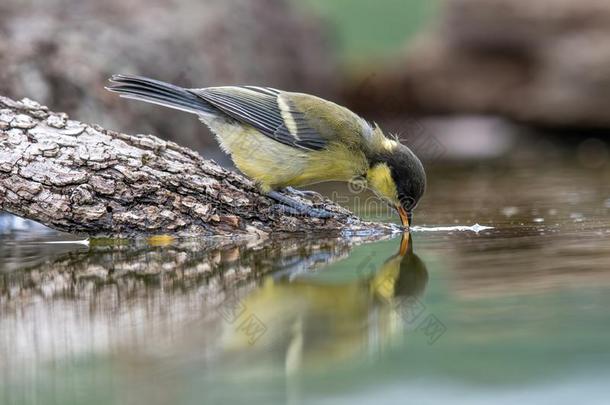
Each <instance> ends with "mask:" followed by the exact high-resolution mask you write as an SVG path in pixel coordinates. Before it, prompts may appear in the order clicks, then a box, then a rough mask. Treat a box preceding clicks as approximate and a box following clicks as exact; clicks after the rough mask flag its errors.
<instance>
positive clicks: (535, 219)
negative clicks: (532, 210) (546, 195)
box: [534, 218, 544, 223]
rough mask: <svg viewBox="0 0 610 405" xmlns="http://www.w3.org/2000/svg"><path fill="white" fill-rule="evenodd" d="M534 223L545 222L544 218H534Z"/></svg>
mask: <svg viewBox="0 0 610 405" xmlns="http://www.w3.org/2000/svg"><path fill="white" fill-rule="evenodd" d="M534 222H536V223H541V222H544V218H534Z"/></svg>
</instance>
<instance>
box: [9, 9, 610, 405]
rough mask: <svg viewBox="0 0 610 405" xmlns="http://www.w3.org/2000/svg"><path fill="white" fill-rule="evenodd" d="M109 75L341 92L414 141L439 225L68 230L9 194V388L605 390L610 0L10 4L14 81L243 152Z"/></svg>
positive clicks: (251, 396) (203, 398)
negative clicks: (377, 236) (124, 235)
mask: <svg viewBox="0 0 610 405" xmlns="http://www.w3.org/2000/svg"><path fill="white" fill-rule="evenodd" d="M115 73H131V74H140V75H145V76H150V77H153V78H158V79H160V80H164V81H168V82H173V83H176V84H179V85H182V86H186V87H205V86H215V85H229V84H253V85H263V86H272V87H277V88H281V89H285V90H291V91H300V92H308V93H313V94H316V95H320V96H323V97H325V98H328V99H331V100H333V101H336V102H338V103H341V104H344V105H346V106H348V107H350V108H351V109H353V110H354V111H356V112H358V113H359V114H361V115H362V116H364V117H365V118H367V119H369V120H374V121H376V122H378V123H379V124H380V125H381V126H382V128H384V130H386V132H389V133H393V134H397V135H398V136H399V137H400V139H401V140H402V141H403V142H404V143H406V144H408V145H409V146H410V147H411V148H412V149H414V150H415V152H416V153H417V154H418V155H420V156H421V157H422V160H423V161H424V165H425V167H426V170H427V174H428V189H427V192H426V195H425V197H424V199H423V200H422V201H421V203H420V204H419V206H418V209H417V211H416V212H415V224H416V225H418V226H423V227H421V228H416V229H414V230H413V232H412V235H411V237H412V239H411V241H410V242H411V245H410V246H411V250H410V251H408V253H407V254H406V255H405V254H404V252H403V254H402V255H401V254H397V252H398V247H399V241H398V240H397V239H396V238H395V239H389V240H382V241H379V242H377V243H369V244H362V245H361V242H363V241H361V240H358V239H357V238H356V239H353V238H352V239H350V238H325V239H316V238H315V237H313V238H297V239H294V240H290V239H281V240H272V241H263V242H260V243H259V244H256V243H254V244H250V243H245V242H244V243H242V244H237V245H235V244H227V245H221V246H217V245H215V244H211V242H210V241H201V240H195V241H175V240H171V239H160V240H159V239H152V240H141V241H107V240H97V241H96V240H92V241H90V244H88V243H89V242H87V241H86V240H85V241H84V242H83V241H82V240H80V241H78V240H77V242H78V243H71V242H70V241H72V242H73V241H74V240H75V239H82V238H79V237H78V236H74V235H62V234H58V233H56V232H54V231H51V230H49V229H46V228H43V227H41V226H39V225H36V224H34V223H32V222H31V221H24V220H21V219H17V218H15V217H12V216H8V215H4V216H1V215H0V403H3V404H4V403H8V404H17V403H19V404H21V403H45V404H46V403H58V404H62V405H64V404H70V403H74V404H77V403H85V402H86V403H121V404H125V403H127V404H130V403H134V404H135V403H142V402H146V403H170V402H173V403H248V404H251V403H257V402H261V403H269V404H271V403H295V404H296V403H315V404H331V403H334V404H342V403H350V404H354V403H371V402H373V401H375V402H377V403H380V404H381V403H384V404H385V403H390V404H404V403H407V400H408V399H410V400H412V401H413V403H418V404H425V403H440V402H452V403H464V404H469V405H471V404H489V403H505V404H513V403H516V402H519V403H536V404H539V403H553V404H562V403H566V404H571V403H575V402H578V403H593V404H605V403H608V395H607V383H606V381H607V379H608V376H610V357H609V356H610V343H609V342H610V329H609V328H610V321H609V319H608V317H609V312H608V310H607V308H608V307H609V306H610V298H609V297H610V277H609V274H610V273H609V270H608V269H610V250H609V246H610V243H609V242H610V165H609V164H608V162H609V160H608V159H609V151H608V143H607V142H608V139H609V137H608V134H609V133H610V132H609V131H610V108H608V106H610V2H608V1H607V0H582V1H578V2H577V1H573V0H536V1H532V0H529V1H526V0H378V1H374V2H373V1H370V0H300V1H297V0H230V1H225V0H106V1H103V2H102V1H94V0H2V1H1V2H0V94H2V95H6V96H9V97H12V98H16V99H21V98H22V97H29V98H31V99H34V100H36V101H39V102H41V103H43V104H46V105H48V106H49V108H51V109H52V110H54V111H65V112H67V113H68V114H70V116H71V117H72V118H74V119H77V120H81V121H86V122H91V123H98V124H100V125H102V126H104V127H106V128H109V129H114V130H118V131H122V132H127V133H152V134H155V135H158V136H160V137H162V138H165V139H171V140H174V141H176V142H178V143H180V144H183V145H188V146H190V147H192V148H194V149H196V150H197V151H199V152H200V153H202V154H203V155H204V156H207V157H212V158H214V159H217V160H218V161H219V162H221V163H222V164H223V165H230V161H229V160H228V159H227V158H226V157H225V156H224V155H222V154H221V153H220V151H219V149H218V147H217V145H216V142H215V141H214V139H213V138H212V137H211V136H210V134H209V133H208V131H207V129H206V128H205V127H204V126H203V125H201V124H200V123H199V122H198V120H197V119H196V117H194V116H191V115H189V114H183V113H180V112H177V111H171V110H168V109H164V108H161V107H156V106H151V105H147V104H144V103H137V102H131V101H129V100H125V99H120V98H118V97H117V96H116V95H114V94H111V93H109V92H107V91H105V90H104V86H105V85H106V82H107V79H108V77H109V76H110V75H112V74H115ZM0 145H1V144H0ZM319 190H321V191H323V192H325V193H326V194H327V195H331V196H332V197H333V198H335V199H336V201H337V202H339V203H341V204H344V205H348V206H350V208H352V209H353V210H354V211H355V212H356V213H357V214H360V215H362V216H365V217H367V218H371V219H374V220H384V221H387V220H394V221H396V220H397V218H396V217H392V216H391V215H394V214H393V213H389V212H388V211H387V210H385V209H383V210H379V211H378V210H376V208H377V207H379V206H378V205H367V204H368V202H369V201H370V199H369V198H370V195H367V194H366V192H365V194H362V195H360V194H358V195H355V194H354V193H353V191H352V190H348V189H347V188H346V187H345V186H341V185H338V184H331V185H326V186H322V187H321V188H319ZM343 197H347V199H344V198H343ZM339 198H341V199H339ZM365 202H366V203H365ZM384 207H385V206H384ZM474 223H479V224H481V225H486V226H490V227H493V229H488V230H486V231H482V232H480V233H479V232H476V233H475V232H461V231H457V230H455V229H454V228H451V227H452V226H455V225H460V226H465V225H473V224H474ZM441 226H442V227H441ZM58 242H60V243H58ZM66 242H68V243H66ZM414 246H415V247H414ZM235 297H237V299H238V300H237V302H238V304H239V305H243V306H245V307H247V308H249V309H251V310H253V311H254V315H256V316H257V317H258V318H260V320H262V323H263V326H264V329H265V332H264V335H263V336H262V337H261V340H260V341H258V342H259V343H252V342H248V339H247V338H248V337H251V336H249V335H248V334H247V333H246V334H244V331H243V330H240V327H239V325H238V323H231V322H230V320H228V319H227V317H226V316H227V312H231V311H230V308H231V302H232V300H234V298H235ZM227 302H228V304H227ZM405 302H411V304H413V303H415V305H416V307H419V308H420V309H422V308H423V309H422V311H424V312H423V314H424V315H422V318H421V319H424V317H425V319H433V320H434V319H436V321H438V322H437V323H435V324H426V325H427V326H426V325H423V326H422V324H421V323H420V321H418V322H413V320H412V319H411V318H410V317H409V313H410V312H409V311H406V312H405V311H404V308H402V309H401V307H404V305H402V304H404V303H405ZM239 305H238V306H239ZM405 314H406V315H405ZM439 325H440V326H439ZM428 327H432V329H431V330H432V332H434V333H429V332H430V329H428ZM441 332H442V333H441ZM236 387H240V390H238V389H236ZM241 388H243V389H241Z"/></svg>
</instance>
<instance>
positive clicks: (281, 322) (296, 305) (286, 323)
mask: <svg viewBox="0 0 610 405" xmlns="http://www.w3.org/2000/svg"><path fill="white" fill-rule="evenodd" d="M359 267H362V266H359ZM373 270H374V271H373V272H371V271H363V269H361V268H356V269H355V271H356V272H357V274H358V277H357V278H356V279H354V280H350V281H347V282H341V283H332V282H325V281H320V280H314V279H312V278H305V277H296V278H293V279H291V278H290V277H287V276H284V277H282V278H280V279H277V278H274V277H272V276H269V277H267V278H266V279H265V280H264V281H263V284H262V286H261V287H260V288H259V289H257V290H255V291H254V292H253V293H251V294H250V295H248V296H247V297H245V298H244V299H243V300H242V301H241V302H240V308H241V310H243V311H244V313H243V314H242V317H241V319H249V320H250V322H249V323H244V324H241V325H237V324H228V323H227V324H225V327H224V330H223V338H222V345H223V346H224V348H225V350H227V351H228V352H233V353H241V354H243V353H248V354H249V355H251V354H253V353H256V354H257V355H258V356H259V357H260V358H258V359H257V362H258V363H257V364H258V365H261V364H260V362H261V361H262V360H263V359H267V360H272V359H274V360H275V361H277V360H280V359H278V356H279V357H280V358H281V361H282V363H283V364H282V366H283V367H285V370H286V372H287V373H288V374H290V373H292V372H295V371H298V370H303V369H310V368H316V367H324V366H325V365H327V364H328V362H336V361H341V360H343V359H348V358H353V357H356V356H362V354H363V353H365V354H366V353H368V354H375V353H378V352H380V351H381V350H383V348H384V347H385V346H387V345H388V344H390V343H391V342H392V340H393V338H396V337H399V336H401V335H402V333H403V332H404V331H405V330H406V328H405V327H406V326H408V325H407V323H408V319H407V317H406V316H405V313H404V310H405V306H408V305H410V304H409V303H410V302H411V303H412V302H413V301H417V300H418V297H420V296H421V294H422V293H423V292H424V290H425V288H426V285H427V282H428V272H427V270H426V265H425V263H424V262H423V261H422V260H421V259H420V258H419V257H418V256H417V255H416V254H415V253H414V252H413V243H412V241H411V240H410V236H409V234H404V235H403V237H402V240H401V243H400V248H399V251H398V253H396V254H394V255H392V256H390V257H389V258H388V259H386V260H385V261H384V262H383V264H382V265H381V266H379V267H378V268H376V269H373Z"/></svg>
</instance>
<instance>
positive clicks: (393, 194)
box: [366, 140, 426, 227]
mask: <svg viewBox="0 0 610 405" xmlns="http://www.w3.org/2000/svg"><path fill="white" fill-rule="evenodd" d="M366 180H367V183H368V185H369V187H370V188H371V189H372V190H373V191H374V192H375V193H376V194H377V195H378V196H379V197H381V198H382V199H384V200H385V201H387V202H388V203H389V204H390V205H391V206H393V207H394V208H396V210H397V211H398V215H400V220H401V221H402V225H403V226H404V227H409V225H410V223H411V218H412V212H413V209H414V208H415V207H416V206H417V203H418V202H419V199H420V198H421V197H422V195H423V194H424V191H425V189H426V172H425V171H424V167H423V165H422V164H421V161H420V160H419V159H418V157H417V156H415V154H414V153H413V152H412V151H411V149H409V148H407V147H406V146H404V145H403V144H401V143H399V142H397V141H394V140H387V142H386V143H385V145H384V148H383V149H382V150H380V151H379V152H376V153H375V154H374V156H373V157H372V158H371V159H370V167H369V169H368V171H367V173H366Z"/></svg>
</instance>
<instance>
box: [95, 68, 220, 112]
mask: <svg viewBox="0 0 610 405" xmlns="http://www.w3.org/2000/svg"><path fill="white" fill-rule="evenodd" d="M110 82H111V85H110V86H108V87H106V89H107V90H110V91H112V92H115V93H119V94H120V95H121V97H125V98H131V99H135V100H142V101H146V102H149V103H153V104H159V105H162V106H165V107H169V108H174V109H177V110H182V111H186V112H190V113H193V114H206V113H207V114H210V113H212V114H217V113H218V110H216V109H215V108H214V107H213V106H212V105H211V104H210V103H208V102H207V101H205V100H204V99H202V98H201V97H198V96H197V95H195V94H193V93H191V92H190V91H188V90H187V89H185V88H182V87H179V86H175V85H173V84H170V83H165V82H162V81H159V80H154V79H149V78H147V77H142V76H131V75H114V76H112V78H111V79H110Z"/></svg>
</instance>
